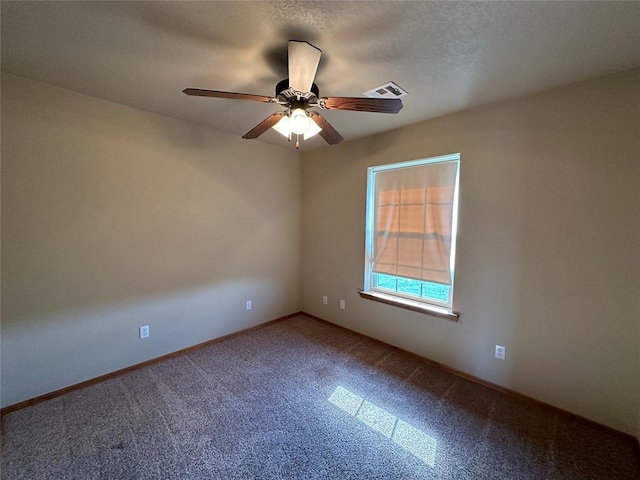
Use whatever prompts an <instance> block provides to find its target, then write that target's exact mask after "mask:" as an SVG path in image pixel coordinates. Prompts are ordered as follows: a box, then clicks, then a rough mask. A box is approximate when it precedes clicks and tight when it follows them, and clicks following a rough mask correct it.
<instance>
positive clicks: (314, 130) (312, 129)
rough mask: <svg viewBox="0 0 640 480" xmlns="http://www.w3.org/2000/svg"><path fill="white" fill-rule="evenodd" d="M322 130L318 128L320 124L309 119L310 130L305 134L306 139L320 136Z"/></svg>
mask: <svg viewBox="0 0 640 480" xmlns="http://www.w3.org/2000/svg"><path fill="white" fill-rule="evenodd" d="M321 130H322V128H320V127H319V126H318V124H317V123H316V122H315V120H314V119H313V118H312V117H310V118H309V128H307V131H306V132H304V139H305V140H306V139H308V138H311V137H313V136H314V135H316V134H318V133H319V132H320V131H321Z"/></svg>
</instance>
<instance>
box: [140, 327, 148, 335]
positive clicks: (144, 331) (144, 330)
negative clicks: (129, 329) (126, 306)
mask: <svg viewBox="0 0 640 480" xmlns="http://www.w3.org/2000/svg"><path fill="white" fill-rule="evenodd" d="M148 336H149V325H143V326H142V327H140V338H147V337H148Z"/></svg>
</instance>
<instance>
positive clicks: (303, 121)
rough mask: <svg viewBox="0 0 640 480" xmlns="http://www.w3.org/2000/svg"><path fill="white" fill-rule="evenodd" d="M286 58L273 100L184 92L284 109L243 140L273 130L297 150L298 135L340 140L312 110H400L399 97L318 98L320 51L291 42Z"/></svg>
mask: <svg viewBox="0 0 640 480" xmlns="http://www.w3.org/2000/svg"><path fill="white" fill-rule="evenodd" d="M288 55H289V78H287V79H284V80H282V81H280V82H279V83H278V84H277V85H276V96H275V97H267V96H264V95H253V94H248V93H235V92H221V91H217V90H202V89H197V88H186V89H185V90H183V92H184V93H185V94H187V95H190V96H198V97H216V98H229V99H238V100H253V101H258V102H265V103H277V104H278V105H281V106H283V107H286V109H285V110H284V111H281V112H277V113H274V114H272V115H270V116H268V117H267V118H265V119H264V120H263V121H262V122H260V123H259V124H258V125H256V126H255V127H254V128H253V129H251V130H249V131H248V132H247V133H245V134H244V135H243V136H242V138H246V139H253V138H258V137H259V136H260V135H262V134H263V133H264V132H266V131H267V130H269V129H270V128H273V129H274V130H275V131H277V132H278V133H280V134H281V135H283V136H285V137H287V138H288V139H289V140H291V138H292V135H295V136H296V148H299V147H300V142H299V138H298V137H299V136H300V135H302V136H303V138H304V139H305V140H307V139H309V138H311V137H313V136H314V135H316V134H320V136H321V137H322V138H323V140H324V141H325V142H327V143H328V144H329V145H335V144H336V143H340V142H341V141H342V140H343V137H342V135H340V134H339V133H338V132H337V131H336V130H335V129H334V128H333V127H332V126H331V124H329V122H327V120H326V119H325V118H324V117H323V116H322V115H320V113H318V112H316V111H310V110H309V109H311V108H320V109H324V110H351V111H358V112H376V113H398V112H399V111H400V110H401V109H402V101H401V100H400V99H399V98H360V97H320V92H319V90H318V87H317V85H316V84H315V83H313V80H314V79H315V76H316V71H317V70H318V64H319V63H320V56H321V55H322V51H321V50H320V49H319V48H317V47H314V46H313V45H311V44H310V43H308V42H303V41H297V40H290V41H289V44H288Z"/></svg>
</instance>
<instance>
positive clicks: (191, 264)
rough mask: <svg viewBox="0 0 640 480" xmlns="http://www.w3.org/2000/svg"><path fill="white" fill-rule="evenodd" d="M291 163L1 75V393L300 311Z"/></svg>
mask: <svg viewBox="0 0 640 480" xmlns="http://www.w3.org/2000/svg"><path fill="white" fill-rule="evenodd" d="M300 175H301V168H300V159H299V156H298V155H297V154H296V153H295V152H291V151H287V150H284V149H280V148H277V147H273V146H269V145H265V144H261V143H258V142H250V141H247V140H242V139H241V138H236V137H234V136H230V135H226V134H222V133H219V132H215V131H212V130H209V129H207V128H203V127H199V126H197V125H193V124H188V123H185V122H182V121H178V120H174V119H170V118H166V117H162V116H159V115H155V114H151V113H147V112H143V111H140V110H136V109H133V108H129V107H125V106H121V105H117V104H114V103H110V102H106V101H103V100H99V99H96V98H92V97H87V96H84V95H80V94H77V93H73V92H69V91H66V90H61V89H58V88H53V87H50V86H47V85H44V84H41V83H36V82H32V81H29V80H25V79H22V78H19V77H15V76H12V75H4V74H3V76H2V344H1V349H2V405H3V406H5V405H8V404H12V403H15V402H18V401H21V400H24V399H27V398H31V397H34V396H37V395H40V394H43V393H45V392H49V391H52V390H55V389H58V388H61V387H64V386H67V385H70V384H73V383H77V382H80V381H82V380H86V379H88V378H92V377H95V376H98V375H101V374H104V373H107V372H111V371H113V370H116V369H119V368H123V367H126V366H128V365H131V364H135V363H138V362H141V361H144V360H147V359H150V358H153V357H157V356H159V355H162V354H165V353H168V352H171V351H175V350H178V349H180V348H183V347H187V346H190V345H193V344H196V343H199V342H203V341H205V340H208V339H211V338H214V337H219V336H222V335H224V334H227V333H230V332H233V331H237V330H240V329H242V328H245V327H249V326H252V325H256V324H258V323H261V322H264V321H267V320H270V319H273V318H276V317H279V316H283V315H286V314H289V313H292V312H296V311H298V310H299V309H300V305H299V290H298V289H299V284H300V281H299V274H300V269H299V252H300V195H301V192H300ZM249 299H251V300H252V301H253V310H252V311H251V312H246V311H245V300H249ZM147 324H148V325H150V327H151V336H150V338H148V339H146V340H139V339H138V327H139V326H140V325H147Z"/></svg>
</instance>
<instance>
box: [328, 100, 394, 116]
mask: <svg viewBox="0 0 640 480" xmlns="http://www.w3.org/2000/svg"><path fill="white" fill-rule="evenodd" d="M318 106H319V107H320V108H326V109H328V110H354V111H358V112H376V113H398V112H399V111H400V110H401V109H402V100H400V99H399V98H359V97H329V98H321V99H320V100H319V101H318Z"/></svg>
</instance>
